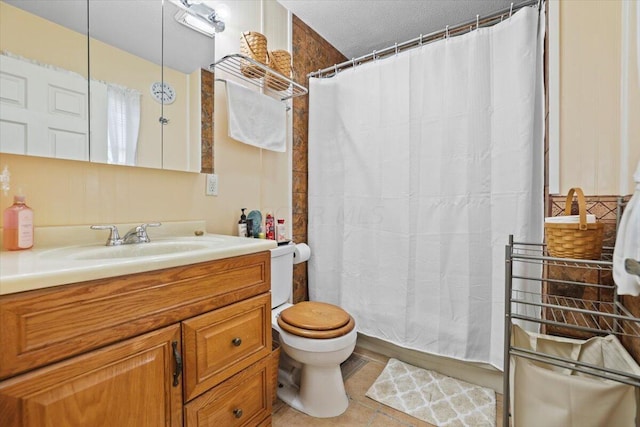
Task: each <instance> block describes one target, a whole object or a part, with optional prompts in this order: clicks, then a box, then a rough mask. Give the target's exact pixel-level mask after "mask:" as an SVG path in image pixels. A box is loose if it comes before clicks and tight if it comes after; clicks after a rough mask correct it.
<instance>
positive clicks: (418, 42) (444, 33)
mask: <svg viewBox="0 0 640 427" xmlns="http://www.w3.org/2000/svg"><path fill="white" fill-rule="evenodd" d="M534 4H537V5H538V11H539V10H540V8H541V7H542V0H527V1H524V2H522V3H518V4H514V3H511V6H510V7H508V8H505V9H502V10H500V11H498V12H494V13H492V14H490V15H487V16H484V17H482V18H481V17H480V16H479V15H476V19H474V20H471V21H467V22H464V23H462V24H458V25H456V26H454V27H452V28H449V26H448V25H447V26H446V28H445V29H444V30H439V31H435V32H433V33H430V34H426V35H422V34H420V36H419V37H416V38H414V39H411V40H407V41H406V42H403V43H399V44H398V43H396V44H394V45H393V46H389V47H387V48H385V49H381V50H374V51H373V52H372V53H368V54H366V55H363V56H360V57H358V58H352V59H350V60H347V61H344V62H341V63H340V64H334V65H332V66H330V67H327V68H323V69H321V70H318V71H313V72H311V73H309V74H307V78H309V77H319V78H327V77H333V76H335V75H336V74H338V72H339V71H341V70H342V69H344V68H349V67H356V66H357V65H362V64H364V63H366V62H369V61H375V60H376V59H380V58H382V57H385V56H388V55H391V54H394V55H395V54H397V53H398V52H400V51H403V50H408V49H413V48H415V47H419V46H422V45H423V44H427V43H431V42H434V41H437V40H441V39H443V38H448V37H450V36H454V35H456V36H457V35H461V34H464V33H468V32H471V31H473V30H474V29H478V28H480V27H486V26H491V25H494V24H497V23H498V22H502V20H503V19H504V15H509V16H511V14H512V13H513V12H515V11H517V10H519V9H522V8H523V7H528V6H533V5H534Z"/></svg>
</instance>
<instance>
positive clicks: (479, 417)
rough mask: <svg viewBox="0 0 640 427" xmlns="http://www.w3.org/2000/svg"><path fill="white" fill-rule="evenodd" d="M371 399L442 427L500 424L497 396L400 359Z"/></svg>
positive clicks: (378, 383)
mask: <svg viewBox="0 0 640 427" xmlns="http://www.w3.org/2000/svg"><path fill="white" fill-rule="evenodd" d="M366 396H367V397H370V398H371V399H373V400H376V401H378V402H380V403H383V404H385V405H387V406H390V407H392V408H394V409H397V410H398V411H402V412H404V413H407V414H409V415H411V416H413V417H416V418H419V419H421V420H423V421H426V422H428V423H431V424H435V425H437V426H439V427H444V426H447V427H453V426H473V427H478V426H486V427H493V426H495V425H496V393H495V392H494V391H493V390H491V389H488V388H485V387H480V386H477V385H475V384H470V383H467V382H464V381H460V380H456V379H455V378H451V377H447V376H445V375H442V374H439V373H437V372H434V371H429V370H426V369H421V368H416V367H415V366H411V365H407V364H406V363H403V362H401V361H399V360H396V359H389V363H387V366H385V368H384V370H383V371H382V373H381V374H380V376H379V377H378V379H376V381H375V382H374V383H373V385H372V386H371V387H370V388H369V390H368V391H367V393H366Z"/></svg>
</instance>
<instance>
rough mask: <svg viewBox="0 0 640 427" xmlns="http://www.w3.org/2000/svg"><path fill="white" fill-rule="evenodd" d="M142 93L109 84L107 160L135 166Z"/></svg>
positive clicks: (111, 162)
mask: <svg viewBox="0 0 640 427" xmlns="http://www.w3.org/2000/svg"><path fill="white" fill-rule="evenodd" d="M140 95H141V94H140V92H138V91H137V90H133V89H128V88H126V87H123V86H119V85H114V84H107V159H108V162H109V163H110V164H118V165H131V166H133V165H135V164H136V155H137V147H138V135H139V131H140Z"/></svg>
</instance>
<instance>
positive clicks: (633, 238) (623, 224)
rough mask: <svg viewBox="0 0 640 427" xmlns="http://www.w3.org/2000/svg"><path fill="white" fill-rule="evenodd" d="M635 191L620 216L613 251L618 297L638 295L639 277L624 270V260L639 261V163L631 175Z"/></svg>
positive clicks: (639, 293)
mask: <svg viewBox="0 0 640 427" xmlns="http://www.w3.org/2000/svg"><path fill="white" fill-rule="evenodd" d="M633 180H634V181H635V182H636V190H635V192H634V193H633V196H631V200H629V203H628V204H627V207H626V208H625V210H624V213H623V214H622V219H621V220H620V224H619V226H618V235H617V236H616V246H615V248H614V250H613V280H614V282H615V283H616V286H617V288H618V294H619V295H633V296H638V295H640V277H638V276H636V275H633V274H629V273H627V271H626V270H625V268H624V260H625V259H627V258H633V259H634V260H636V261H640V162H638V167H637V168H636V173H635V174H633Z"/></svg>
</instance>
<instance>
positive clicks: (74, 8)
mask: <svg viewBox="0 0 640 427" xmlns="http://www.w3.org/2000/svg"><path fill="white" fill-rule="evenodd" d="M36 5H37V6H38V9H39V13H38V14H35V13H30V11H25V10H23V9H24V8H25V7H28V8H34V6H36ZM57 7H64V8H65V9H66V10H67V14H65V15H64V16H62V17H61V18H62V20H61V21H60V22H58V23H55V22H53V21H51V20H49V19H45V18H42V16H47V15H50V14H55V13H56V8H57ZM69 28H72V30H70V29H69ZM83 29H84V30H83ZM86 29H87V4H86V3H84V2H77V1H72V0H67V1H65V0H61V1H56V2H39V1H38V2H35V1H7V2H4V1H2V2H0V151H1V152H3V153H12V154H26V155H32V156H43V157H55V158H61V159H72V160H89V155H90V154H89V127H88V125H89V123H88V114H89V106H88V102H89V93H88V85H87V77H88V75H89V74H88V65H87V64H88V48H87V33H86ZM83 31H84V32H83Z"/></svg>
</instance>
